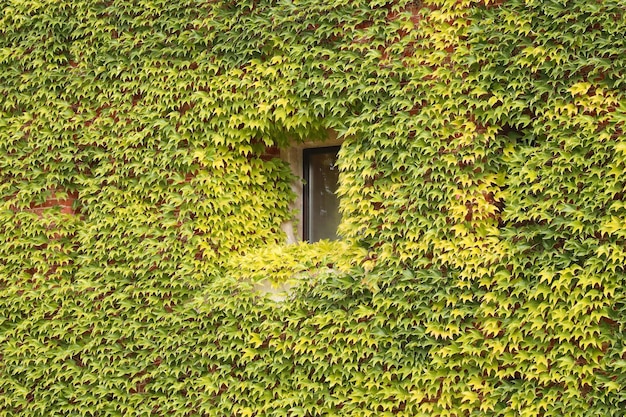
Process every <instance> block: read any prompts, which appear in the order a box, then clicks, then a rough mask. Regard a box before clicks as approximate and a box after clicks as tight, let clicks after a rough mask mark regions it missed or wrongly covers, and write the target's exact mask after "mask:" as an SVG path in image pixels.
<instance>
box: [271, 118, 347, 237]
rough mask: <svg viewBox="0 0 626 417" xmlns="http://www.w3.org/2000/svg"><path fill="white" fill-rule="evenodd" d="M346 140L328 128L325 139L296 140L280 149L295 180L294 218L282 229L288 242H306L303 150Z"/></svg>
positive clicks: (292, 205)
mask: <svg viewBox="0 0 626 417" xmlns="http://www.w3.org/2000/svg"><path fill="white" fill-rule="evenodd" d="M343 142H344V138H340V139H339V138H337V132H335V131H334V130H328V137H327V139H326V140H323V141H305V142H296V143H293V144H292V145H291V146H289V147H286V148H281V149H280V159H282V160H283V161H285V162H286V163H287V164H288V165H289V167H290V168H291V173H292V174H293V176H294V178H296V180H295V181H293V182H292V183H291V189H292V190H293V192H294V194H295V195H296V198H295V199H294V200H293V201H292V203H291V210H292V211H293V213H294V216H293V218H292V219H291V220H290V221H287V222H284V223H283V224H282V230H283V232H284V233H285V235H286V236H287V243H298V242H306V240H304V230H303V226H304V215H303V208H304V203H303V197H304V184H303V179H304V178H303V177H302V174H303V172H304V171H303V170H304V168H303V165H304V162H303V151H304V150H305V149H315V148H325V147H334V146H339V148H341V146H342V144H343Z"/></svg>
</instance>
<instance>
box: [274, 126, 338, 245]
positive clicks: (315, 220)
mask: <svg viewBox="0 0 626 417" xmlns="http://www.w3.org/2000/svg"><path fill="white" fill-rule="evenodd" d="M342 142H343V140H342V139H338V138H337V135H336V133H335V132H334V131H332V130H331V131H328V138H327V139H326V140H325V141H322V142H305V143H299V144H294V145H293V146H291V147H289V148H287V149H281V150H280V157H281V158H282V159H283V160H284V161H286V162H287V163H288V164H289V166H290V167H291V171H292V172H293V174H294V175H295V176H296V177H298V178H301V180H300V181H297V182H294V183H293V184H292V187H293V190H294V192H295V194H296V200H295V201H294V203H293V209H294V212H296V213H297V214H298V215H297V217H296V218H294V221H295V224H294V223H292V222H287V223H285V224H283V230H284V231H285V233H286V234H287V241H288V242H292V243H293V242H298V241H301V240H305V241H308V242H317V241H318V240H320V239H337V227H338V226H339V222H340V220H341V216H340V215H339V200H338V199H337V195H336V192H337V188H338V182H339V181H338V180H339V170H338V169H337V165H336V162H337V153H338V151H339V148H340V145H341V143H342Z"/></svg>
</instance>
